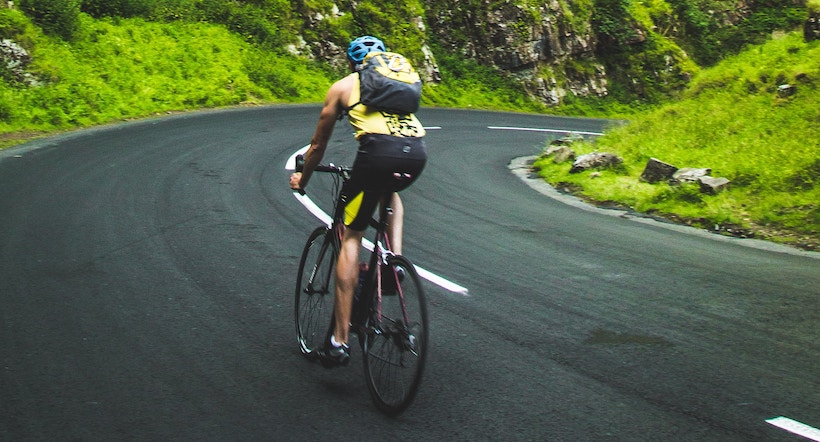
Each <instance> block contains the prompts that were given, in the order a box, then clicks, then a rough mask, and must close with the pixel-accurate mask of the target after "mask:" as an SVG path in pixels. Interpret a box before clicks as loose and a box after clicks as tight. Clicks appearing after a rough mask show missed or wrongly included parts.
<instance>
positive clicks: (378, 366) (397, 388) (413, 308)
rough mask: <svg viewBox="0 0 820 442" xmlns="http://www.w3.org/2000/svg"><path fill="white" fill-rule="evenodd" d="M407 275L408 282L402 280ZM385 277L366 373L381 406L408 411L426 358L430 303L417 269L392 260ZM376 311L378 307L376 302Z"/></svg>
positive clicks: (367, 340)
mask: <svg viewBox="0 0 820 442" xmlns="http://www.w3.org/2000/svg"><path fill="white" fill-rule="evenodd" d="M399 268H401V269H403V270H404V275H403V277H402V276H400V275H399V273H400V272H401V270H397V269H399ZM386 270H387V271H385V272H384V273H383V275H384V276H383V281H382V285H383V286H384V290H383V293H382V297H381V298H382V299H381V301H382V302H381V319H380V320H379V318H378V312H377V311H374V312H373V313H372V314H371V318H370V319H369V324H368V325H369V326H368V327H366V328H365V329H366V330H367V331H366V332H365V334H364V345H363V347H364V351H363V356H364V358H363V359H364V371H365V378H366V380H367V386H368V388H369V389H370V394H371V397H372V398H373V401H374V402H375V404H376V406H377V407H378V408H379V409H380V410H381V411H382V412H384V413H386V414H388V415H396V414H399V413H401V412H402V411H404V410H405V409H406V408H407V407H408V406H409V405H410V403H412V402H413V399H414V398H415V396H416V391H417V390H418V387H419V382H420V381H421V377H422V372H423V371H424V363H425V360H426V355H427V343H428V323H427V303H426V299H425V297H424V291H423V290H422V287H421V283H420V280H419V277H418V275H417V274H416V270H415V267H413V264H412V263H410V261H408V260H407V259H406V258H404V257H402V256H391V257H389V258H388V260H387V268H386ZM391 284H392V287H398V289H397V290H396V289H394V288H392V287H391ZM374 305H378V303H377V302H375V303H374Z"/></svg>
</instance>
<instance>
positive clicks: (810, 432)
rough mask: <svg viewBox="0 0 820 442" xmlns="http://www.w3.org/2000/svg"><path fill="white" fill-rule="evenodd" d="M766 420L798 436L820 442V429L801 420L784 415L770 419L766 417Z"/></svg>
mask: <svg viewBox="0 0 820 442" xmlns="http://www.w3.org/2000/svg"><path fill="white" fill-rule="evenodd" d="M766 422H767V423H769V424H771V425H774V426H775V427H778V428H782V429H784V430H786V431H789V432H791V433H794V434H796V435H798V436H803V437H805V438H806V439H809V440H813V441H818V442H820V430H818V429H817V428H814V427H810V426H808V425H806V424H804V423H802V422H798V421H796V420H793V419H789V418H787V417H785V416H779V417H775V418H772V419H766Z"/></svg>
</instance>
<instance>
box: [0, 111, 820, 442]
mask: <svg viewBox="0 0 820 442" xmlns="http://www.w3.org/2000/svg"><path fill="white" fill-rule="evenodd" d="M317 116H318V108H317V107H315V106H282V107H265V108H252V109H239V110H231V111H214V112H204V113H196V114H186V115H178V116H170V117H165V118H158V119H151V120H146V121H141V122H135V123H127V124H119V125H114V126H109V127H105V128H100V129H94V130H89V131H82V132H77V133H71V134H67V135H62V136H58V137H54V138H49V139H44V140H40V141H36V142H33V143H29V144H27V145H24V146H21V147H18V148H14V149H7V150H5V151H0V440H4V441H5V440H8V441H21V440H89V441H91V440H105V441H110V440H219V441H225V440H320V439H321V440H330V439H333V438H345V439H353V440H409V439H414V440H550V441H584V440H596V441H598V440H619V441H620V440H624V441H646V440H658V441H661V440H663V441H756V440H760V441H764V440H765V441H791V440H800V438H799V436H795V435H793V434H792V433H790V432H788V431H785V430H783V429H780V428H778V427H775V426H773V425H770V424H768V423H767V422H766V420H767V419H771V418H774V417H778V416H786V417H788V418H790V419H794V420H795V421H799V422H802V423H805V424H808V425H810V426H812V427H814V428H817V427H818V426H820V406H818V404H820V326H819V325H818V324H820V308H818V306H819V304H820V260H818V259H817V255H816V254H808V253H797V252H795V253H786V252H784V251H783V250H782V249H777V248H775V249H773V250H764V249H761V248H755V247H747V245H748V244H751V243H749V242H744V241H742V240H733V241H726V240H716V239H715V238H714V237H713V236H711V235H703V234H692V233H689V232H686V231H683V232H681V231H678V230H676V229H670V228H667V226H664V225H662V224H659V223H646V222H636V220H635V219H634V218H632V217H630V216H608V215H607V214H602V213H598V212H596V211H589V210H582V209H579V208H577V207H574V206H572V205H567V204H564V203H562V202H560V201H556V200H554V199H552V198H549V197H546V196H544V195H543V194H542V193H539V192H538V191H536V190H534V189H533V188H531V187H530V186H529V185H528V184H527V183H525V182H524V181H522V180H521V179H519V178H518V177H516V176H515V175H514V174H513V173H511V171H510V170H509V168H508V164H509V163H510V161H511V160H512V159H513V158H516V157H521V156H526V155H532V154H535V153H538V152H539V151H540V150H541V148H542V147H543V146H544V144H545V142H546V141H548V140H549V139H552V138H555V137H559V136H561V134H560V133H554V132H536V131H510V130H499V129H490V128H489V127H490V126H499V127H501V126H504V127H526V128H542V129H556V130H575V131H589V132H597V131H600V130H601V128H602V126H603V125H604V123H605V122H603V121H597V120H580V119H566V118H551V117H546V116H536V115H518V114H509V113H490V112H468V111H456V110H444V109H423V110H422V111H421V112H420V118H421V119H422V121H423V122H424V123H425V124H426V125H427V126H431V127H433V126H437V127H440V128H439V129H432V130H430V132H429V136H428V148H429V154H430V162H429V166H428V167H427V169H426V170H425V172H424V174H423V176H422V177H421V178H420V180H419V181H418V182H417V184H416V185H414V187H413V188H412V189H410V190H408V191H407V192H406V193H405V194H404V200H405V206H406V208H407V211H408V215H407V217H406V239H405V254H406V255H408V256H409V257H410V258H411V259H413V260H414V261H415V262H416V263H417V264H418V265H420V266H422V267H424V268H426V269H428V270H430V271H432V272H434V273H436V274H438V275H440V276H442V277H445V278H448V279H450V280H452V281H453V282H456V283H458V284H461V285H463V286H465V287H467V288H468V289H469V295H468V296H464V295H461V294H457V293H453V292H450V291H447V290H444V289H442V288H440V287H438V286H436V285H433V284H430V283H425V287H426V289H427V291H428V296H429V298H430V304H431V314H432V317H431V327H432V331H431V349H430V350H431V351H430V353H429V356H430V359H429V362H428V369H427V371H426V374H425V379H424V381H423V384H422V387H421V390H420V392H419V395H418V398H417V400H416V402H415V403H414V404H413V406H412V407H411V408H410V409H409V410H408V411H407V412H406V413H405V414H404V415H402V416H400V417H398V418H395V419H391V418H387V417H384V416H382V415H381V414H380V413H379V412H378V411H377V410H376V409H375V408H374V407H373V406H372V404H371V403H370V399H369V397H368V394H367V389H366V387H365V384H364V376H363V373H362V370H361V367H360V365H359V364H360V361H361V359H360V355H358V354H354V361H353V363H352V364H351V366H350V367H347V368H345V369H337V370H325V369H322V368H321V367H320V366H318V365H315V364H310V363H308V362H306V361H304V360H303V359H302V358H301V357H300V355H299V354H298V349H297V346H296V341H295V338H294V325H293V319H292V310H293V304H292V297H293V294H292V292H293V285H294V277H295V272H296V266H297V259H298V255H299V253H300V252H301V248H302V245H303V242H304V240H305V238H306V236H307V234H308V233H309V232H310V230H311V229H312V228H313V227H315V226H316V225H317V223H318V221H317V220H315V219H314V218H312V217H311V215H310V214H308V212H307V211H306V210H305V209H304V208H303V207H302V206H301V205H300V204H299V203H298V201H297V200H296V199H295V198H294V197H293V196H292V194H291V192H290V191H289V190H288V188H287V177H288V174H289V172H287V171H286V170H284V165H285V161H286V160H287V158H288V157H289V156H290V155H291V154H292V153H293V152H294V151H295V150H297V149H299V148H301V147H303V146H304V145H305V144H306V143H307V141H308V140H309V137H310V135H311V134H312V131H313V127H314V124H315V120H316V118H317ZM352 155H353V143H352V142H351V134H350V130H349V129H348V128H347V126H346V125H344V123H339V125H338V126H337V130H336V134H335V135H334V137H333V140H332V143H331V152H330V153H329V154H328V157H327V158H328V159H330V160H333V161H335V162H337V163H346V162H349V161H350V160H351V159H352ZM327 184H328V183H327V181H324V178H322V177H320V176H318V175H317V176H315V178H314V180H313V181H312V182H311V186H310V187H309V188H308V192H309V194H310V195H311V196H312V197H313V198H314V199H315V200H316V201H317V202H318V203H319V204H320V205H325V204H326V203H327V201H329V190H328V188H327ZM354 350H355V348H354Z"/></svg>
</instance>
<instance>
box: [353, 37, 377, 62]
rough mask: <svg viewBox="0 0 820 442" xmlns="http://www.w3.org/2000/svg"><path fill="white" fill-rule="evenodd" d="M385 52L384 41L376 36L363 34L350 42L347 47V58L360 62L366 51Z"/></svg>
mask: <svg viewBox="0 0 820 442" xmlns="http://www.w3.org/2000/svg"><path fill="white" fill-rule="evenodd" d="M373 51H377V52H385V51H386V49H385V47H384V42H382V41H381V40H379V39H378V38H376V37H371V36H369V35H365V36H363V37H359V38H357V39H355V40H353V41H351V42H350V46H348V47H347V58H349V59H350V61H352V62H354V63H361V62H362V60H364V57H365V56H366V55H367V53H368V52H373Z"/></svg>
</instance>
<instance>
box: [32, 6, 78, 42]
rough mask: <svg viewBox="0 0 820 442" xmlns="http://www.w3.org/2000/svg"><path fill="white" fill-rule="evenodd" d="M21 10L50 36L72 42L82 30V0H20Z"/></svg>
mask: <svg viewBox="0 0 820 442" xmlns="http://www.w3.org/2000/svg"><path fill="white" fill-rule="evenodd" d="M20 9H21V10H22V11H23V12H24V13H25V14H26V15H28V16H29V17H31V19H32V20H34V22H35V23H37V24H38V25H40V27H41V28H43V31H45V32H46V33H48V34H52V35H56V36H58V37H60V38H62V39H64V40H72V39H73V37H74V35H75V34H76V32H77V31H78V30H79V28H80V0H20Z"/></svg>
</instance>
